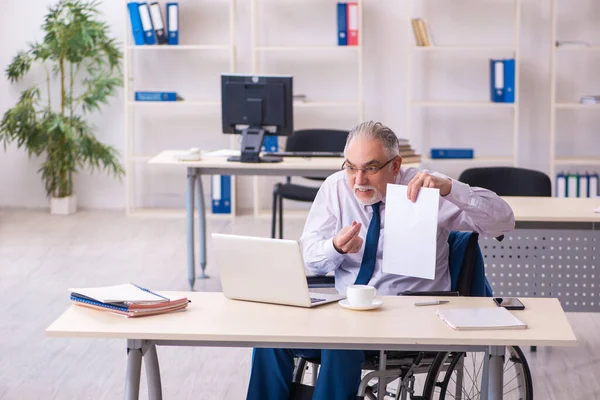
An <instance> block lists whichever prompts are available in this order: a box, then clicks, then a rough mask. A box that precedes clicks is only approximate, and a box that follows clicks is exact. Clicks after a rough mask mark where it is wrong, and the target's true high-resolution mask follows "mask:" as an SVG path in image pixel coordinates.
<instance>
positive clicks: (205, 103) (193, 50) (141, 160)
mask: <svg viewBox="0 0 600 400" xmlns="http://www.w3.org/2000/svg"><path fill="white" fill-rule="evenodd" d="M222 1H223V4H225V5H227V7H228V12H227V20H224V21H223V24H227V25H228V30H229V34H228V38H227V40H226V41H225V43H203V42H202V38H198V39H197V40H198V43H193V44H180V45H158V44H156V45H141V46H136V45H134V43H133V38H132V35H131V25H130V22H129V21H130V19H129V13H128V10H127V7H126V6H123V10H124V11H123V12H124V13H125V15H124V16H125V20H126V21H127V22H126V28H125V29H124V40H123V43H124V57H123V66H124V69H123V70H124V77H125V79H124V83H125V84H124V91H123V93H124V96H125V98H124V113H125V147H124V149H125V151H124V160H125V162H124V163H125V209H126V212H127V214H128V215H134V214H135V215H151V216H164V217H171V216H183V215H185V214H184V211H181V210H177V209H162V208H148V207H142V206H140V205H139V204H137V203H136V193H138V191H139V190H140V187H138V186H139V185H138V184H137V183H136V180H137V179H136V171H137V170H138V168H140V167H141V166H142V165H143V164H146V163H147V162H148V160H150V159H151V158H152V157H154V156H155V155H156V154H140V153H138V152H136V151H135V149H136V143H135V140H136V129H138V127H137V126H136V112H137V111H138V110H140V111H141V110H151V113H146V114H144V115H145V117H146V116H147V115H148V114H150V116H149V117H147V118H152V117H153V116H155V115H156V116H165V115H166V116H168V115H169V113H172V112H173V111H174V110H177V111H178V112H179V110H182V111H183V112H184V113H190V115H191V116H193V115H194V112H197V111H198V110H199V109H204V108H207V109H214V110H215V112H219V113H220V110H219V107H220V105H221V101H220V99H214V100H190V101H188V100H183V101H176V102H136V101H135V100H134V98H135V91H136V90H152V89H146V88H143V87H138V86H136V83H137V74H136V65H135V56H136V54H139V53H152V52H158V53H161V54H162V53H164V56H163V57H168V55H169V53H177V54H180V53H188V54H190V55H192V54H194V55H198V54H200V55H202V54H203V53H205V52H224V53H225V54H226V59H227V61H226V63H227V65H226V66H225V65H224V66H223V68H222V70H223V71H228V72H235V69H236V63H237V60H236V0H222ZM188 6H190V3H189V2H187V3H185V5H184V4H183V3H180V13H183V12H185V7H188ZM193 6H194V7H210V6H211V2H203V1H200V2H196V3H193ZM162 11H163V18H166V14H165V12H164V8H163V10H162ZM182 29H185V27H182ZM181 38H182V35H181V34H180V40H181ZM172 72H176V71H171V72H170V73H172ZM173 79H174V80H176V79H178V77H177V75H176V74H175V75H174V76H173ZM215 79H217V78H215ZM215 95H217V94H216V93H215ZM213 130H214V132H221V126H220V123H219V124H215V126H214V128H213ZM206 144H207V145H209V144H210V138H207V139H206ZM234 145H235V139H234V138H233V137H232V138H230V146H232V147H233V146H234ZM190 147H199V144H198V142H197V141H190V144H189V146H188V148H190ZM164 150H166V149H164ZM150 171H151V170H150V169H147V170H146V172H147V173H150ZM181 173H182V174H183V171H182V172H181ZM183 186H184V185H183V183H182V187H183ZM235 186H236V184H235V177H233V178H232V188H231V197H232V198H231V209H232V213H231V214H227V215H222V214H212V213H211V212H210V202H208V203H207V204H208V208H209V209H208V210H207V216H208V217H209V218H217V219H223V218H225V219H227V218H231V217H233V216H235V211H236V202H235V197H236V196H235V192H236V190H235ZM205 192H206V189H205ZM183 207H184V203H182V204H181V209H183Z"/></svg>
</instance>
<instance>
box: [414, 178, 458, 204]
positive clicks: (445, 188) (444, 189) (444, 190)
mask: <svg viewBox="0 0 600 400" xmlns="http://www.w3.org/2000/svg"><path fill="white" fill-rule="evenodd" d="M421 187H427V188H437V189H440V195H441V196H447V195H448V194H449V193H450V191H451V190H452V179H449V178H441V177H439V176H435V175H431V174H430V173H428V172H419V173H417V174H416V175H415V176H414V178H412V179H411V180H410V182H409V183H408V190H407V192H406V197H407V198H408V199H409V200H410V201H412V202H413V203H414V202H416V201H417V195H418V194H419V190H420V189H421Z"/></svg>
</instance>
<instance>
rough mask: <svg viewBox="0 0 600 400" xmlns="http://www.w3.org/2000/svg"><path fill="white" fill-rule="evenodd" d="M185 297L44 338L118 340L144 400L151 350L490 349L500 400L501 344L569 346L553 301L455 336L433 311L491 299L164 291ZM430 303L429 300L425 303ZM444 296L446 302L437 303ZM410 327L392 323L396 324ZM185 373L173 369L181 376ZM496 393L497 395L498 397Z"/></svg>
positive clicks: (532, 303) (154, 395)
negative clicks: (309, 299) (297, 299)
mask: <svg viewBox="0 0 600 400" xmlns="http://www.w3.org/2000/svg"><path fill="white" fill-rule="evenodd" d="M169 294H173V295H185V296H188V297H189V298H190V299H191V300H192V303H191V304H190V305H189V308H188V310H186V311H184V312H180V313H174V314H167V315H160V316H153V317H144V318H139V319H126V318H123V317H121V316H118V315H113V314H110V313H105V312H99V311H96V310H89V309H86V308H82V307H77V306H71V307H69V308H68V309H67V310H66V311H65V312H64V313H63V314H62V315H61V316H60V317H59V318H58V319H57V320H56V321H55V322H54V323H52V325H50V327H48V329H46V334H47V336H50V337H70V338H112V339H126V340H127V349H128V360H127V376H126V393H127V398H128V399H136V398H137V397H138V395H139V383H140V370H141V361H142V357H143V358H144V360H145V365H146V369H147V373H148V385H149V394H150V398H151V399H160V398H161V383H160V374H159V367H158V358H157V356H156V348H155V346H156V345H159V346H215V347H279V348H323V349H365V350H369V349H371V350H423V351H486V350H489V351H490V355H491V358H492V360H491V361H490V363H489V364H488V366H489V368H490V371H489V372H490V376H489V377H490V379H489V382H490V384H489V385H490V386H489V394H490V397H489V398H490V399H500V398H501V397H502V386H503V384H502V376H503V370H502V369H503V361H502V358H501V357H499V356H494V355H495V354H502V355H503V354H504V346H530V345H538V346H574V345H575V344H576V342H577V339H576V338H575V335H574V333H573V330H572V329H571V326H570V325H569V323H568V321H567V319H566V317H565V314H564V312H563V310H562V308H561V306H560V304H559V302H558V301H557V300H556V299H531V298H522V299H521V301H522V302H523V303H524V304H525V307H526V309H525V310H524V311H516V312H515V315H517V316H518V317H519V318H520V319H521V320H522V321H523V322H525V323H527V325H528V327H529V328H528V329H525V330H490V331H455V330H453V329H452V328H450V327H449V326H448V325H446V323H444V322H443V321H442V320H441V319H439V318H438V317H437V315H436V314H435V311H436V309H437V308H442V307H447V308H456V307H490V308H493V307H496V306H495V305H494V303H493V301H492V299H491V298H474V297H471V298H468V297H458V298H452V299H451V300H450V303H449V304H445V305H441V306H432V307H414V303H415V302H416V301H422V300H424V299H432V298H430V297H428V298H419V297H387V296H382V297H379V298H380V299H382V300H383V301H384V304H383V306H382V307H381V308H379V309H377V310H375V311H368V312H357V311H350V310H345V309H343V308H342V307H341V306H339V305H338V304H337V303H333V304H328V305H324V306H320V307H317V308H313V309H306V308H298V307H288V306H279V305H271V304H260V303H251V302H243V301H234V300H229V299H227V298H225V297H224V296H223V294H222V293H185V292H184V293H168V294H167V295H169ZM433 299H435V298H433ZM444 299H446V300H447V299H448V298H444ZM403 320H405V321H410V323H399V322H400V321H403ZM184 372H185V371H181V373H184ZM498 394H499V395H498Z"/></svg>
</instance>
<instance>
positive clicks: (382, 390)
mask: <svg viewBox="0 0 600 400" xmlns="http://www.w3.org/2000/svg"><path fill="white" fill-rule="evenodd" d="M386 364H387V354H386V353H385V350H379V371H380V372H382V373H383V372H385V370H386V367H387V365H386ZM377 383H378V385H377V400H384V399H385V394H386V393H387V377H386V376H385V375H383V376H379V379H378V382H377Z"/></svg>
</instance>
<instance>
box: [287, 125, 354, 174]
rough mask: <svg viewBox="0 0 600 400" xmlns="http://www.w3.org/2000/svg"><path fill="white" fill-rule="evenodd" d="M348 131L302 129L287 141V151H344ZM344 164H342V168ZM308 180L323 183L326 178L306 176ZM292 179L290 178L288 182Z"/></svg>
mask: <svg viewBox="0 0 600 400" xmlns="http://www.w3.org/2000/svg"><path fill="white" fill-rule="evenodd" d="M348 133H349V132H348V131H342V130H337V129H301V130H297V131H295V132H294V134H293V135H292V136H290V137H289V138H288V139H287V142H286V145H285V150H286V151H344V147H346V139H347V138H348ZM341 167H342V164H341V163H340V168H341ZM305 178H307V179H313V180H317V181H323V180H325V179H324V178H314V177H309V176H306V177H305ZM289 181H290V178H289V177H288V182H289Z"/></svg>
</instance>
